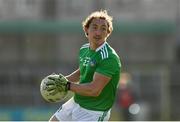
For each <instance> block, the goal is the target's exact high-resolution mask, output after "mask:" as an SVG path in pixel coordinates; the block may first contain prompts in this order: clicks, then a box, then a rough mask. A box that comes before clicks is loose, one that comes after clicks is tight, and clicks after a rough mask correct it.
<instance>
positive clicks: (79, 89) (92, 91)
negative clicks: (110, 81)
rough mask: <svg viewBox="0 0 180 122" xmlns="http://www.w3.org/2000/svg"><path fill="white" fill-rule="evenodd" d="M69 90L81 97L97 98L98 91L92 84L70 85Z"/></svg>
mask: <svg viewBox="0 0 180 122" xmlns="http://www.w3.org/2000/svg"><path fill="white" fill-rule="evenodd" d="M70 90H71V91H72V92H75V93H77V94H80V95H83V96H93V97H96V96H99V94H100V91H99V90H98V89H97V88H96V86H95V85H93V84H92V83H87V84H75V83H71V85H70Z"/></svg>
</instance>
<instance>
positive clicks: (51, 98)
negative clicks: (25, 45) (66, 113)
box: [40, 74, 68, 103]
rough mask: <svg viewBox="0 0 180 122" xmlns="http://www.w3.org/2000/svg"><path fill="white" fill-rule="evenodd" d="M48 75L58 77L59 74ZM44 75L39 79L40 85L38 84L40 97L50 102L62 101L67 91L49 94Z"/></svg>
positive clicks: (46, 78) (46, 79)
mask: <svg viewBox="0 0 180 122" xmlns="http://www.w3.org/2000/svg"><path fill="white" fill-rule="evenodd" d="M49 76H53V77H59V75H57V74H51V75H49ZM49 76H46V77H45V78H44V79H43V80H42V81H41V85H40V92H41V95H42V97H43V98H44V99H45V100H46V101H48V102H51V103H56V102H60V101H62V100H63V99H64V98H65V97H66V96H67V93H68V92H67V91H66V92H65V91H64V92H58V93H56V94H55V95H51V94H50V92H52V91H47V88H48V86H47V85H46V83H47V82H48V80H49V79H48V77H49Z"/></svg>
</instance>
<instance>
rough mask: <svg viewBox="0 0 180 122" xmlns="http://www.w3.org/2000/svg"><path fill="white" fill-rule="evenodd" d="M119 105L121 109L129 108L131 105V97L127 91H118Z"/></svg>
mask: <svg viewBox="0 0 180 122" xmlns="http://www.w3.org/2000/svg"><path fill="white" fill-rule="evenodd" d="M119 93H120V95H119V98H118V99H119V100H118V101H119V105H120V106H121V107H122V108H129V106H130V105H131V104H132V103H133V96H132V94H131V91H130V90H129V89H122V90H120V91H119Z"/></svg>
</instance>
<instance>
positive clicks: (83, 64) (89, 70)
mask: <svg viewBox="0 0 180 122" xmlns="http://www.w3.org/2000/svg"><path fill="white" fill-rule="evenodd" d="M79 67H80V84H83V83H90V82H92V80H93V75H94V73H95V72H98V73H100V74H103V75H105V76H108V77H110V78H111V80H110V81H109V82H108V84H107V85H106V86H105V87H104V89H103V90H102V92H101V93H100V95H99V96H97V97H91V96H82V95H79V94H77V93H76V94H75V96H74V100H75V102H76V103H78V104H79V105H80V106H81V107H83V108H86V109H89V110H96V111H107V110H109V109H110V108H111V107H112V105H113V103H114V101H115V96H116V91H117V85H118V82H119V76H120V68H121V62H120V59H119V56H118V55H117V54H116V52H115V51H114V49H112V47H110V45H109V44H108V43H107V42H105V43H104V44H102V45H101V46H100V47H99V48H97V49H96V50H91V49H90V47H89V43H88V44H85V45H83V46H82V47H81V48H80V52H79Z"/></svg>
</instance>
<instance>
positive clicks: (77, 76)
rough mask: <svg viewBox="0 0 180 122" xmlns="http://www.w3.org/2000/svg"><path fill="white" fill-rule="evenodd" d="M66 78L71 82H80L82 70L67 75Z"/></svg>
mask: <svg viewBox="0 0 180 122" xmlns="http://www.w3.org/2000/svg"><path fill="white" fill-rule="evenodd" d="M66 78H67V79H68V80H69V81H71V82H79V80H80V69H79V68H78V69H77V70H75V71H74V72H73V73H71V74H69V75H67V76H66Z"/></svg>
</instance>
